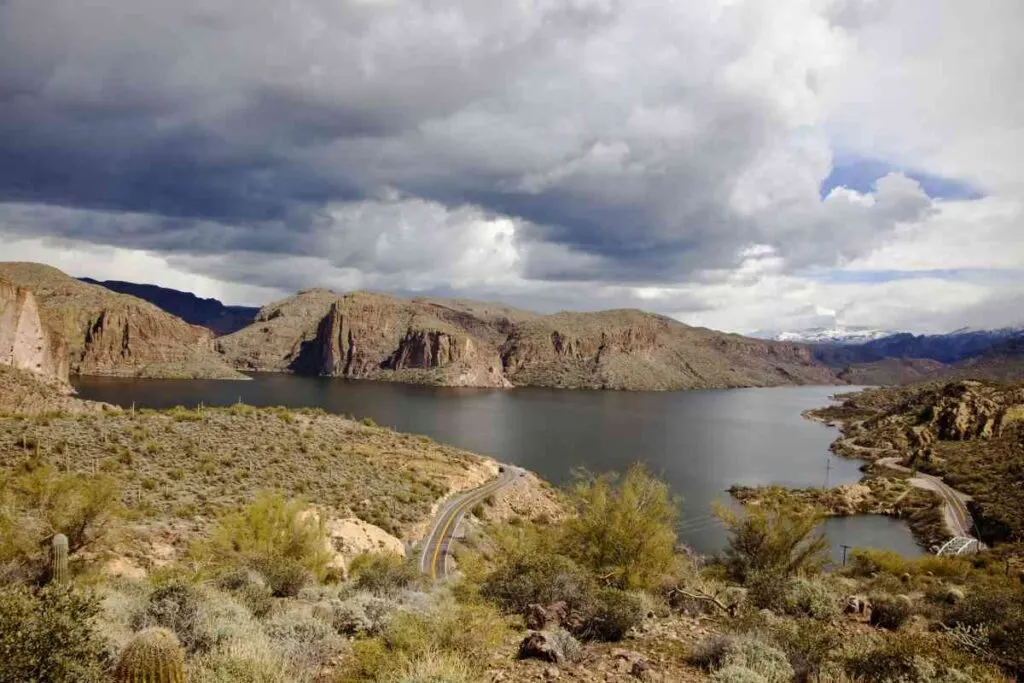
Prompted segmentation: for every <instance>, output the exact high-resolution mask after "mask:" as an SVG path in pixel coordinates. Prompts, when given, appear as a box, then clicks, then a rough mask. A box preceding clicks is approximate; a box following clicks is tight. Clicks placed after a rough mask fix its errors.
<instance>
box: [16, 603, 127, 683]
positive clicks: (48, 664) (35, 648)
mask: <svg viewBox="0 0 1024 683" xmlns="http://www.w3.org/2000/svg"><path fill="white" fill-rule="evenodd" d="M99 611H100V605H99V600H98V599H97V598H96V597H95V596H92V595H89V594H85V593H81V592H78V591H76V590H74V589H73V588H67V587H58V586H50V587H46V588H43V589H41V590H38V591H33V590H31V589H29V588H26V587H24V586H10V587H7V588H5V589H4V590H3V591H0V683H25V682H26V681H40V682H42V681H46V682H48V683H93V682H96V683H100V682H101V681H104V680H106V679H105V677H104V675H103V672H104V667H105V665H106V662H107V653H106V650H105V644H104V641H103V639H102V638H101V637H100V635H99V634H98V633H97V631H96V628H95V621H96V616H97V615H98V614H99Z"/></svg>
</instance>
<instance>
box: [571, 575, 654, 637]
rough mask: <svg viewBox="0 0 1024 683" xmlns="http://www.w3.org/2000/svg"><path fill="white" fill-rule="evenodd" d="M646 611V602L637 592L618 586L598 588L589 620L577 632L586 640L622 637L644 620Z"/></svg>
mask: <svg viewBox="0 0 1024 683" xmlns="http://www.w3.org/2000/svg"><path fill="white" fill-rule="evenodd" d="M645 614H646V612H645V610H644V604H643V602H642V601H641V600H640V598H639V597H637V595H635V594H633V593H627V592H626V591H622V590H618V589H617V588H602V589H600V590H598V591H596V593H595V595H594V598H593V602H592V603H591V605H590V608H589V609H588V610H587V611H586V612H585V615H586V616H585V620H584V621H583V623H582V624H581V626H580V627H579V628H578V629H575V630H574V633H575V635H578V636H580V637H581V638H583V639H585V640H601V641H607V642H615V641H619V640H622V639H623V638H624V637H625V636H626V634H627V633H628V632H629V630H630V629H631V628H633V627H634V626H636V625H638V624H639V623H640V622H642V621H643V619H644V616H645Z"/></svg>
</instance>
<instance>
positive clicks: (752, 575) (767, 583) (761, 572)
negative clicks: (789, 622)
mask: <svg viewBox="0 0 1024 683" xmlns="http://www.w3.org/2000/svg"><path fill="white" fill-rule="evenodd" d="M791 584H792V581H791V580H790V578H789V577H788V576H785V575H784V574H783V573H782V572H779V571H777V570H775V569H758V570H752V571H749V572H747V574H746V583H745V585H746V588H747V601H748V603H749V604H750V605H751V606H752V607H755V608H757V609H769V610H772V611H773V612H784V611H785V610H786V602H787V599H788V597H789V593H790V588H791Z"/></svg>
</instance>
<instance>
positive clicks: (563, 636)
mask: <svg viewBox="0 0 1024 683" xmlns="http://www.w3.org/2000/svg"><path fill="white" fill-rule="evenodd" d="M546 633H547V635H548V642H549V643H551V644H552V645H553V646H554V648H555V651H556V652H557V653H558V655H559V657H560V658H561V659H562V660H564V661H566V662H578V661H580V659H581V658H582V657H583V645H581V644H580V641H578V640H576V636H574V635H573V634H571V633H569V632H568V631H566V630H565V629H564V628H557V629H553V630H550V631H546Z"/></svg>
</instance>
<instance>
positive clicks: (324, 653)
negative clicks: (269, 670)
mask: <svg viewBox="0 0 1024 683" xmlns="http://www.w3.org/2000/svg"><path fill="white" fill-rule="evenodd" d="M263 630H264V632H265V633H266V634H267V637H268V638H269V639H270V641H271V642H272V643H273V644H274V646H275V647H276V648H277V649H278V650H280V651H281V652H282V654H283V655H284V656H285V659H286V660H287V661H288V662H290V663H291V664H292V665H293V666H294V667H296V668H299V669H306V670H316V669H319V668H320V667H322V666H323V665H324V664H326V663H327V662H328V661H329V660H330V659H331V658H333V657H334V656H335V655H337V654H338V653H339V652H340V651H341V649H342V647H343V645H344V641H343V640H342V638H341V637H340V636H339V635H338V634H337V633H336V632H335V630H334V628H333V627H332V626H331V625H330V624H329V623H327V622H325V621H323V620H322V619H318V618H316V617H314V616H313V615H312V614H311V613H310V612H309V611H307V610H306V609H304V608H303V607H302V606H298V607H295V608H293V609H289V610H287V611H283V612H281V613H279V614H275V615H273V616H272V617H270V618H269V619H268V620H267V621H266V622H265V623H264V625H263Z"/></svg>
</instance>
